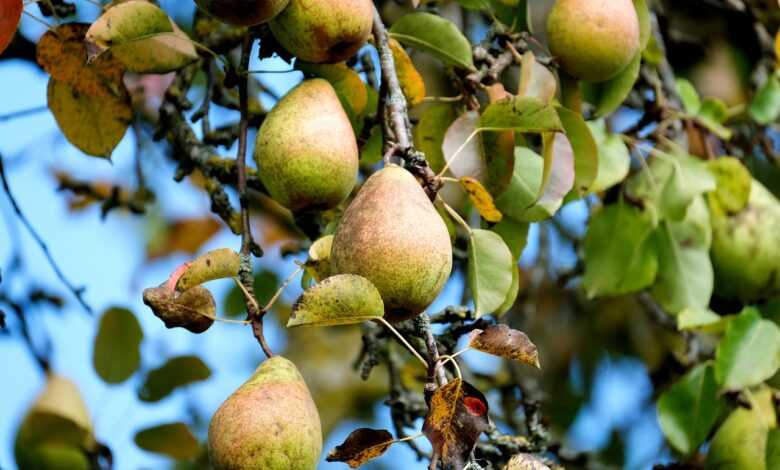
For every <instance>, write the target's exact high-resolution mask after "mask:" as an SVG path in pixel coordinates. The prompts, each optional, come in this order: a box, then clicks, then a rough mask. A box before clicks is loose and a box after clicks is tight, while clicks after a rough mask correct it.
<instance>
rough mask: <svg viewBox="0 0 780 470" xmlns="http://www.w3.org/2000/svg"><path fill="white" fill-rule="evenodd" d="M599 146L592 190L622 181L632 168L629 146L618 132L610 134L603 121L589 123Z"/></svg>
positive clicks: (599, 189) (601, 188)
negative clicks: (596, 169)
mask: <svg viewBox="0 0 780 470" xmlns="http://www.w3.org/2000/svg"><path fill="white" fill-rule="evenodd" d="M588 125H589V127H590V130H591V133H592V134H593V137H594V138H595V139H596V145H597V146H598V159H599V161H598V171H597V172H596V181H594V182H593V184H592V185H591V187H590V190H591V192H600V191H604V190H605V189H609V188H611V187H612V186H614V185H616V184H618V183H620V182H621V181H623V180H624V179H626V176H628V170H629V169H630V168H631V155H630V154H629V152H628V147H627V146H626V144H625V143H624V142H623V139H621V138H620V136H619V135H617V134H608V133H607V131H606V127H605V126H604V123H603V122H599V123H593V122H589V123H588Z"/></svg>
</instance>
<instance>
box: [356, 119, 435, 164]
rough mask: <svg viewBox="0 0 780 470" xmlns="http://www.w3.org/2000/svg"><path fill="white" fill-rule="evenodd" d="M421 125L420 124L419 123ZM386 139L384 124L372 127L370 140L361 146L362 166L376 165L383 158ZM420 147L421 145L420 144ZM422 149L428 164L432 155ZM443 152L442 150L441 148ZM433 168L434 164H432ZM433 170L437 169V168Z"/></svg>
mask: <svg viewBox="0 0 780 470" xmlns="http://www.w3.org/2000/svg"><path fill="white" fill-rule="evenodd" d="M418 126H419V124H418ZM383 139H384V136H383V135H382V126H380V125H375V126H374V127H372V128H371V132H370V134H369V136H368V140H366V142H365V143H364V144H363V146H362V147H360V166H361V167H363V168H365V167H372V166H373V165H376V164H377V163H379V161H380V160H382V140H383ZM418 148H419V146H418ZM421 151H422V152H423V153H424V154H425V157H426V159H427V160H428V164H430V163H431V159H430V155H429V154H428V152H425V151H424V150H422V149H421ZM439 152H441V150H439ZM431 168H433V166H431ZM433 171H436V170H435V169H434V170H433Z"/></svg>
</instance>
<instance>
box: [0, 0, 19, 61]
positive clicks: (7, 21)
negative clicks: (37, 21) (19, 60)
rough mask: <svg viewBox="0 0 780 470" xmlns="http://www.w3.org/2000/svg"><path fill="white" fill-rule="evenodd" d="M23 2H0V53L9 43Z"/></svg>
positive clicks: (17, 23) (9, 0) (12, 0)
mask: <svg viewBox="0 0 780 470" xmlns="http://www.w3.org/2000/svg"><path fill="white" fill-rule="evenodd" d="M22 10H24V2H23V1H22V0H3V2H2V3H0V54H2V53H3V51H4V50H5V48H6V47H8V45H9V44H11V41H13V39H14V36H15V35H16V28H17V27H18V26H19V20H20V19H21V18H22Z"/></svg>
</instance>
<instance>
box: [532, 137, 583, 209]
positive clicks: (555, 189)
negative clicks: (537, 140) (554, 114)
mask: <svg viewBox="0 0 780 470" xmlns="http://www.w3.org/2000/svg"><path fill="white" fill-rule="evenodd" d="M543 144H544V145H543V147H544V148H543V150H544V169H543V170H542V184H541V187H540V188H539V195H538V198H537V200H536V202H535V205H536V206H538V207H540V208H542V209H544V212H545V214H549V215H553V214H555V212H556V211H557V210H558V209H559V208H560V207H561V205H563V199H564V198H565V197H566V195H567V194H568V193H569V191H571V189H572V186H574V150H573V149H572V147H571V144H570V143H569V139H567V138H566V136H565V135H563V134H560V133H555V134H545V135H544V136H543Z"/></svg>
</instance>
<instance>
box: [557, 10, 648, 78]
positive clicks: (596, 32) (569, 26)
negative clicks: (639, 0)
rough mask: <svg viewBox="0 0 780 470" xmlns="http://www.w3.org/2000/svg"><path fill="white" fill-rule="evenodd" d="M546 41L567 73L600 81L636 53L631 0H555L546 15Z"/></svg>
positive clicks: (636, 28) (636, 27)
mask: <svg viewBox="0 0 780 470" xmlns="http://www.w3.org/2000/svg"><path fill="white" fill-rule="evenodd" d="M547 41H548V43H549V45H550V50H551V52H552V53H553V55H554V56H555V57H556V59H557V60H558V62H559V63H560V64H561V67H563V69H564V70H565V71H566V72H567V73H568V74H569V75H572V76H573V77H576V78H579V79H581V80H587V81H591V82H602V81H605V80H609V79H611V78H614V77H615V76H616V75H617V74H618V73H620V72H621V71H622V70H623V69H625V68H626V66H627V65H628V64H629V63H630V62H631V60H632V59H633V58H634V56H635V55H636V54H637V53H638V52H639V18H638V16H637V14H636V10H635V9H634V4H633V2H632V1H631V0H557V1H556V2H555V5H554V6H553V8H552V10H551V11H550V15H549V16H548V17H547Z"/></svg>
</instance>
